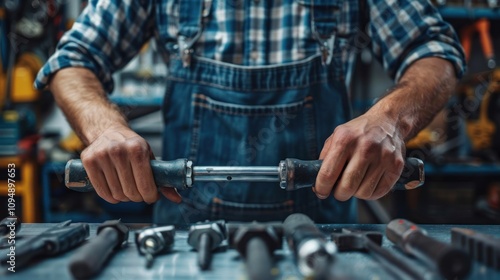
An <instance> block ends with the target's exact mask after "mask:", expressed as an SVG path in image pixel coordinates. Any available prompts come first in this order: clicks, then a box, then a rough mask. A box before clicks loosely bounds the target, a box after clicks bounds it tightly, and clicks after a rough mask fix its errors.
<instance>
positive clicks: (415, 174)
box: [280, 157, 425, 191]
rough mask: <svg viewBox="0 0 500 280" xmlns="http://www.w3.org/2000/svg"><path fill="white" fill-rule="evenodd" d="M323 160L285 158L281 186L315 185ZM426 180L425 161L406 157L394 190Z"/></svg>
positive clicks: (301, 186) (305, 186)
mask: <svg viewBox="0 0 500 280" xmlns="http://www.w3.org/2000/svg"><path fill="white" fill-rule="evenodd" d="M322 162H323V161H321V160H299V159H292V158H288V159H285V160H284V161H283V162H282V163H281V164H280V165H283V164H284V169H285V170H286V171H285V172H284V173H281V174H280V176H281V178H280V181H281V187H282V188H285V189H286V190H289V191H291V190H297V189H301V188H309V187H312V186H314V183H315V182H316V176H317V175H318V172H319V169H320V168H321V164H322ZM284 177H286V178H284ZM424 180H425V174H424V163H423V162H422V161H421V160H420V159H418V158H412V157H409V158H406V159H405V165H404V168H403V172H402V173H401V176H400V177H399V180H398V181H397V182H396V184H395V185H394V187H393V190H411V189H414V188H417V187H419V186H421V185H423V183H424Z"/></svg>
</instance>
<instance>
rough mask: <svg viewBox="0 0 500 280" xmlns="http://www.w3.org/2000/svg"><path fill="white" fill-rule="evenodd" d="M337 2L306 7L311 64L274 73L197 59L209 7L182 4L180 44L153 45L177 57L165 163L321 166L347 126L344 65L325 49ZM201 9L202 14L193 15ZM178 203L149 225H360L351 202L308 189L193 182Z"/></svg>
mask: <svg viewBox="0 0 500 280" xmlns="http://www.w3.org/2000/svg"><path fill="white" fill-rule="evenodd" d="M309 1H310V0H306V2H309ZM202 2H203V3H202ZM340 2H341V1H325V0H315V1H314V3H307V4H308V5H310V8H311V9H312V10H313V13H312V15H313V16H312V17H311V24H312V25H313V29H314V30H315V32H314V39H315V40H317V41H318V43H319V44H320V47H319V48H318V49H319V51H318V54H317V55H314V56H311V57H308V58H306V59H303V60H301V61H298V62H294V63H287V64H280V65H268V66H239V65H234V64H229V63H224V62H220V61H216V60H212V59H208V58H204V57H199V56H197V55H196V53H195V52H193V48H194V46H195V44H196V40H197V38H199V35H200V34H201V32H203V22H204V20H205V19H204V17H205V16H206V13H205V12H202V11H206V9H207V7H206V5H207V3H209V5H210V1H206V0H205V1H201V0H187V1H186V0H183V1H179V34H180V36H179V41H178V44H175V45H172V44H169V43H167V42H162V41H161V36H160V42H159V45H161V46H162V47H164V48H165V51H167V52H169V53H180V54H179V55H172V56H171V57H170V59H169V62H168V66H169V77H168V84H167V91H166V94H165V99H164V104H163V116H164V122H165V130H164V137H163V149H164V150H163V155H162V158H163V159H164V160H172V159H178V158H188V159H189V160H192V161H193V164H194V166H196V165H198V166H210V165H218V166H278V163H279V162H280V160H283V159H285V158H298V159H303V160H314V159H318V157H319V153H320V151H321V148H322V147H323V144H324V141H325V140H326V139H327V138H328V137H329V136H330V135H331V134H332V132H333V130H334V129H335V127H336V126H337V125H339V124H342V123H344V122H346V121H348V120H349V119H350V110H349V102H348V98H347V94H346V87H345V84H344V77H343V75H344V74H343V71H342V65H341V59H340V57H339V56H331V55H330V57H328V58H327V55H326V54H327V53H326V51H327V49H325V47H326V46H327V42H330V44H332V42H333V44H332V46H333V48H335V47H338V43H337V42H338V40H335V27H336V19H335V18H332V17H331V14H332V13H331V10H329V9H336V8H338V7H336V6H335V5H337V4H336V3H340ZM203 4H204V5H205V9H197V8H194V7H201V6H202V5H203ZM209 9H210V7H209ZM336 41H337V42H336ZM322 51H323V52H322ZM330 52H331V50H330ZM180 194H181V196H182V197H183V202H182V203H181V204H175V203H172V202H170V201H168V200H167V199H165V198H163V197H162V199H161V200H160V201H158V202H157V203H156V205H155V209H154V216H153V222H154V223H157V224H167V223H168V224H188V223H194V222H197V221H203V220H207V219H210V220H213V219H225V220H226V221H253V220H258V221H273V220H283V219H285V218H286V217H287V216H288V215H289V214H291V213H295V212H300V213H305V214H307V215H308V216H310V217H311V218H312V219H313V220H315V222H317V223H354V222H356V211H355V209H356V203H355V200H354V199H351V200H348V201H346V202H340V201H336V200H335V199H334V198H333V197H329V198H328V199H326V200H320V199H318V198H317V197H316V195H315V194H314V193H313V192H312V190H311V189H301V190H297V191H292V192H287V191H285V190H282V189H281V188H280V187H279V183H277V182H276V183H250V182H224V183H216V182H196V178H195V184H194V186H193V188H191V189H189V190H185V191H181V192H180Z"/></svg>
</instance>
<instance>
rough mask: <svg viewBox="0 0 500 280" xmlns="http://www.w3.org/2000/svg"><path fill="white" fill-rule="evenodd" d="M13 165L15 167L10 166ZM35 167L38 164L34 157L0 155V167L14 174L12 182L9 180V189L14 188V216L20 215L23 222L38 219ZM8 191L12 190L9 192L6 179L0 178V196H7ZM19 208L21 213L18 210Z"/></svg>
mask: <svg viewBox="0 0 500 280" xmlns="http://www.w3.org/2000/svg"><path fill="white" fill-rule="evenodd" d="M13 166H15V168H12V167H13ZM37 167H38V164H37V162H36V159H35V158H34V157H28V156H14V157H0V168H2V169H4V168H5V169H6V170H7V172H9V174H15V180H14V182H12V181H11V184H12V185H11V189H14V190H15V192H14V195H13V198H14V205H15V206H14V209H15V210H14V211H15V214H16V216H19V217H21V219H22V221H23V222H24V223H35V222H39V221H40V219H39V217H40V210H41V209H40V206H39V205H40V203H39V198H40V195H39V193H40V191H39V189H40V188H39V185H38V179H37V178H38V174H37ZM19 177H20V178H19ZM12 186H14V188H12ZM9 193H13V192H12V191H11V192H9V187H8V181H7V180H0V196H7V195H9ZM5 201H7V200H5ZM9 208H10V207H9ZM21 209H22V213H20V212H19V211H20V210H21Z"/></svg>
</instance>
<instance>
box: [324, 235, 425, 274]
mask: <svg viewBox="0 0 500 280" xmlns="http://www.w3.org/2000/svg"><path fill="white" fill-rule="evenodd" d="M382 239H383V235H382V233H380V232H377V231H356V230H350V229H346V228H343V229H342V233H336V232H334V233H332V240H333V241H334V242H335V244H336V245H337V249H338V251H339V252H350V251H361V252H368V253H370V254H371V255H372V256H373V257H374V258H376V259H377V260H378V261H379V262H380V263H381V264H382V265H383V266H384V267H385V268H386V269H387V270H388V271H389V272H391V273H393V274H395V275H397V276H398V278H399V279H408V278H409V279H425V278H424V276H423V275H422V274H421V273H420V272H418V271H417V270H416V269H415V268H414V267H413V266H412V265H411V264H410V263H409V262H407V261H406V260H404V259H401V258H400V257H398V256H396V255H395V254H393V253H392V252H390V251H389V250H387V249H384V248H382Z"/></svg>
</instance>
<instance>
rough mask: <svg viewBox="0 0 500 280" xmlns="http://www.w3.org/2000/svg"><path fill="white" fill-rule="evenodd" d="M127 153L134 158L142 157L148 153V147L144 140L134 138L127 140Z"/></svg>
mask: <svg viewBox="0 0 500 280" xmlns="http://www.w3.org/2000/svg"><path fill="white" fill-rule="evenodd" d="M127 150H128V152H129V154H130V155H131V156H132V157H134V158H136V159H144V158H147V156H148V155H149V148H148V145H147V143H146V141H145V140H143V139H141V138H134V139H132V140H130V141H128V142H127Z"/></svg>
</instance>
